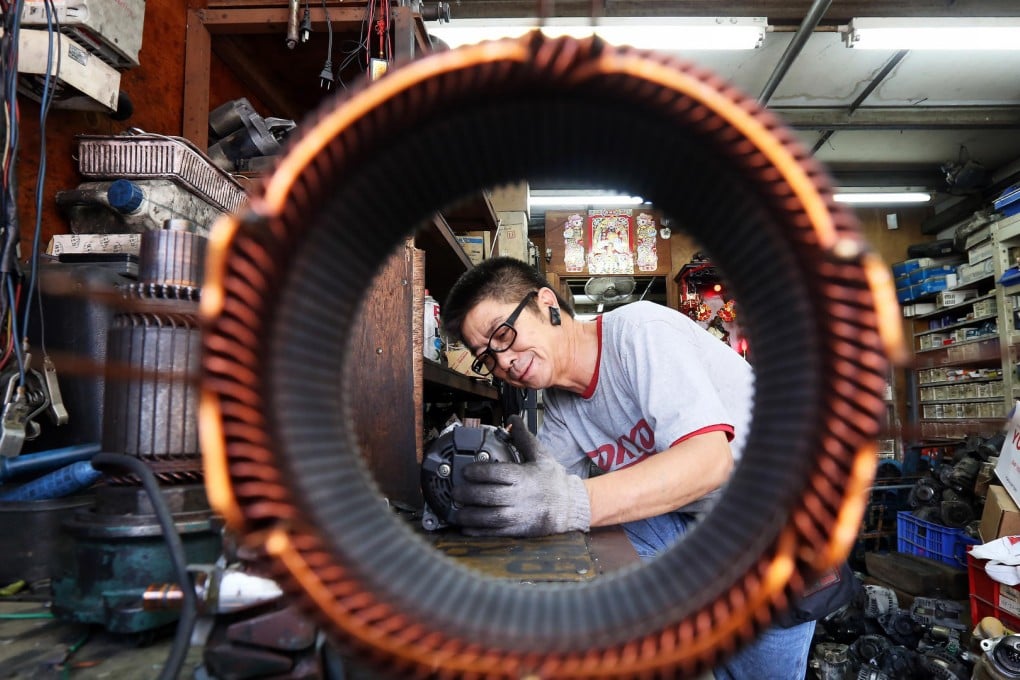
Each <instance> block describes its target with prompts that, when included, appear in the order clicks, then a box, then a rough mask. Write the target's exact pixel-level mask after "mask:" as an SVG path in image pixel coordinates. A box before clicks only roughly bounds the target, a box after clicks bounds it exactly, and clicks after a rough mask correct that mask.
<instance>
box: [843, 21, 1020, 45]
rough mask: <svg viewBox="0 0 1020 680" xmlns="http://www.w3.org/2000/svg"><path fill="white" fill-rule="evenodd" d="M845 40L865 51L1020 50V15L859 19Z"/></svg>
mask: <svg viewBox="0 0 1020 680" xmlns="http://www.w3.org/2000/svg"><path fill="white" fill-rule="evenodd" d="M843 40H844V42H845V43H846V46H847V47H853V48H855V49H861V50H868V49H872V50H1020V18H1017V17H981V18H945V17H935V18H927V19H926V18H910V19H907V18H889V19H871V18H857V19H852V20H851V21H850V23H849V24H848V25H847V26H846V30H845V31H844V32H843Z"/></svg>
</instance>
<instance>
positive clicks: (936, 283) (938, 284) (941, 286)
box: [910, 276, 949, 299]
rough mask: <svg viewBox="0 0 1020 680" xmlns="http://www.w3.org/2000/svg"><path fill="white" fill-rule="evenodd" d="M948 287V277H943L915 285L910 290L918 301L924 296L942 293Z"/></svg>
mask: <svg viewBox="0 0 1020 680" xmlns="http://www.w3.org/2000/svg"><path fill="white" fill-rule="evenodd" d="M948 287H949V284H948V282H947V281H946V277H944V276H941V277H936V278H933V279H927V280H925V281H922V282H921V283H918V284H915V285H913V286H911V287H910V290H911V291H912V293H913V295H914V298H915V299H916V298H919V297H922V296H924V295H931V294H933V293H938V292H941V291H943V290H945V289H946V288H948Z"/></svg>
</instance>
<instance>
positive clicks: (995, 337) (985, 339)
mask: <svg viewBox="0 0 1020 680" xmlns="http://www.w3.org/2000/svg"><path fill="white" fill-rule="evenodd" d="M998 339H999V335H998V333H994V334H993V333H988V334H986V335H982V336H980V337H977V338H970V339H968V340H960V341H958V342H951V343H949V344H948V345H939V346H938V347H932V348H930V349H918V350H915V351H914V352H915V354H926V353H928V352H938V351H945V350H947V349H949V348H950V347H960V346H962V345H973V344H976V343H979V342H988V341H989V340H998Z"/></svg>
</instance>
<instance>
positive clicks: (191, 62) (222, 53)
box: [182, 0, 499, 507]
mask: <svg viewBox="0 0 1020 680" xmlns="http://www.w3.org/2000/svg"><path fill="white" fill-rule="evenodd" d="M202 4H204V5H205V6H204V7H194V8H189V9H188V10H187V12H188V22H187V34H186V44H185V79H184V102H183V123H182V129H183V133H184V136H185V137H187V138H188V139H190V140H191V141H192V142H194V143H195V144H197V145H198V146H200V147H202V148H204V147H205V146H206V145H207V141H208V127H209V121H208V117H209V111H210V109H211V108H213V107H212V106H210V89H211V85H212V84H213V83H212V81H213V78H214V75H215V69H214V68H213V61H214V59H213V57H214V55H215V56H216V57H218V58H219V60H220V61H222V63H223V64H224V65H225V66H226V68H227V69H229V70H230V71H231V72H232V73H233V74H234V75H235V76H236V77H237V79H238V80H239V81H240V82H241V83H243V84H244V85H245V86H246V88H247V89H248V90H249V91H250V92H251V93H252V94H254V96H255V97H256V98H257V99H258V101H259V102H260V103H261V104H262V105H263V106H264V107H265V108H266V109H268V110H269V111H270V112H271V113H272V115H274V116H279V117H284V118H291V119H293V120H295V121H296V122H297V123H298V124H299V125H301V124H302V122H303V121H304V119H305V117H306V116H308V115H309V114H310V113H311V112H312V111H313V110H314V109H315V108H317V107H318V106H319V105H320V104H321V102H322V101H323V99H325V98H327V97H329V96H332V94H333V92H332V91H331V90H330V89H323V88H318V87H307V86H306V84H305V83H306V81H305V80H302V79H301V78H297V77H295V74H305V73H308V74H312V75H313V76H314V74H317V73H319V71H321V70H322V63H323V62H322V60H323V55H324V50H325V47H326V42H325V36H326V35H327V32H329V33H331V34H332V36H333V39H334V40H335V41H336V42H337V43H338V44H342V43H343V42H344V40H355V41H356V40H358V39H359V37H360V34H361V32H362V31H363V23H364V19H365V5H364V3H360V2H355V3H347V4H340V3H337V2H336V1H335V0H330V2H328V3H323V5H321V6H320V5H317V4H316V5H310V6H308V7H307V8H306V9H305V10H304V11H306V12H308V13H309V18H310V21H311V26H312V35H313V38H314V39H315V41H317V42H318V44H317V45H314V47H313V45H312V44H311V43H310V44H309V45H303V46H298V48H296V49H293V50H291V49H288V48H287V47H286V46H285V44H284V36H285V34H286V30H287V21H288V14H289V8H288V3H287V2H285V1H284V0H259V1H258V2H252V3H244V4H238V3H236V2H233V1H232V0H208V2H205V3H202ZM327 5H328V6H327ZM391 37H392V40H393V52H392V55H393V58H394V60H395V61H406V60H410V59H414V58H418V57H420V56H422V55H424V54H425V53H426V52H428V51H429V50H430V49H431V46H430V42H429V39H428V36H427V33H426V31H425V27H424V24H423V22H422V18H421V16H420V14H418V13H417V12H416V11H415V9H414V8H412V7H411V6H406V5H401V6H398V7H394V8H393V16H392V36H391ZM320 47H321V49H320ZM356 70H357V69H356V68H355V67H351V66H348V67H346V68H345V69H337V71H336V77H337V78H338V79H344V80H347V79H352V78H353V77H355V76H356V75H358V74H357V73H354V71H356ZM312 82H316V81H315V80H314V79H313V81H312ZM336 86H337V87H339V86H340V85H339V84H336ZM218 103H219V102H216V104H218ZM496 224H497V221H496V213H495V210H494V209H493V206H492V203H491V201H490V199H489V197H488V196H487V195H485V194H484V192H480V193H479V194H477V195H472V196H468V197H466V198H464V199H463V200H461V201H458V202H457V203H456V204H455V205H451V206H448V207H447V209H445V210H443V211H442V212H441V213H437V214H436V215H434V216H433V217H432V218H431V219H429V220H427V221H426V223H425V224H423V225H421V226H420V227H419V228H418V229H417V230H416V232H415V233H414V235H413V237H412V238H410V239H408V240H407V242H405V243H403V244H400V245H399V246H397V247H396V248H395V249H394V253H393V255H392V256H391V257H390V259H389V261H388V262H387V263H386V265H385V266H384V267H383V268H382V269H381V270H380V271H379V272H377V273H376V278H375V279H374V281H373V283H372V286H371V287H370V288H369V290H368V292H367V293H366V297H367V299H366V302H365V304H364V305H362V311H361V313H360V316H359V318H358V320H357V322H356V323H355V324H354V327H353V328H351V330H350V335H351V343H352V345H351V355H352V356H353V357H356V359H355V360H353V361H352V362H351V363H350V366H349V368H348V369H347V370H349V371H350V372H351V377H352V382H353V383H354V384H359V385H363V386H364V388H363V389H362V390H361V393H360V394H359V395H358V396H357V399H356V402H355V409H354V411H355V412H354V413H353V414H352V415H353V420H354V427H355V430H356V436H357V439H358V441H359V443H360V447H361V450H362V453H363V454H364V457H365V460H366V463H367V465H368V467H369V469H370V470H372V471H373V472H374V473H375V478H376V481H377V482H378V483H379V487H380V491H381V492H382V494H383V495H385V496H386V497H387V498H389V499H391V500H393V501H395V502H397V503H401V504H403V505H405V506H412V507H420V505H421V492H420V486H419V464H420V461H421V457H422V445H423V444H422V442H423V432H422V431H423V417H422V411H423V405H424V404H425V403H428V402H429V401H430V400H440V399H441V400H444V401H449V400H453V401H457V400H459V401H472V400H492V401H496V400H498V398H499V394H498V392H497V390H496V389H495V388H494V387H493V386H492V385H491V384H489V383H486V382H482V381H479V380H475V379H473V378H471V377H469V376H466V375H463V374H461V373H458V372H457V371H453V370H450V369H448V368H446V367H445V366H442V365H440V364H437V363H432V362H429V361H428V360H426V359H424V356H423V352H422V349H423V348H422V342H423V338H422V333H421V328H422V321H423V297H424V288H426V287H427V288H428V289H429V290H430V292H431V293H432V294H433V295H434V296H435V297H436V298H437V299H440V300H441V299H442V298H443V297H445V295H446V293H447V292H449V290H450V288H451V287H452V286H453V284H454V282H455V281H456V280H457V277H459V276H460V275H461V274H462V273H463V272H465V271H467V269H468V268H469V267H470V266H471V261H470V260H469V259H468V257H467V255H466V253H465V252H464V250H463V249H462V248H461V246H460V244H459V243H458V242H457V240H456V238H455V236H454V232H455V231H457V230H468V229H470V230H475V231H483V230H488V231H492V230H495V229H496ZM416 328H417V329H418V330H417V332H415V329H416Z"/></svg>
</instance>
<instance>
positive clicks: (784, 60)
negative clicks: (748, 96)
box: [758, 0, 832, 106]
mask: <svg viewBox="0 0 1020 680" xmlns="http://www.w3.org/2000/svg"><path fill="white" fill-rule="evenodd" d="M831 4H832V0H815V2H814V3H813V4H812V5H811V9H809V10H808V13H807V16H805V17H804V21H802V22H800V26H798V27H797V32H796V33H794V34H793V39H792V40H791V41H790V44H789V45H787V47H786V51H785V52H783V56H782V57H780V58H779V63H778V64H776V68H775V70H773V71H772V75H771V76H769V80H768V82H767V83H765V88H764V89H763V90H762V91H761V94H760V95H758V102H759V103H760V104H761V105H762V106H766V105H768V103H769V100H770V99H772V95H773V94H775V91H776V88H777V87H779V83H780V82H781V81H782V80H783V78H785V77H786V72H787V71H789V70H790V67H791V66H793V61H794V59H796V58H797V57H798V56H799V55H800V51H801V50H802V49H804V43H806V42H807V39H808V38H810V37H811V34H812V33H813V32H814V30H815V27H817V26H818V22H820V21H821V20H822V17H823V16H824V15H825V12H826V11H828V9H829V5H831Z"/></svg>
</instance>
